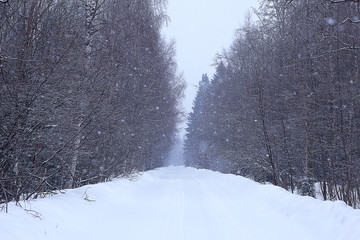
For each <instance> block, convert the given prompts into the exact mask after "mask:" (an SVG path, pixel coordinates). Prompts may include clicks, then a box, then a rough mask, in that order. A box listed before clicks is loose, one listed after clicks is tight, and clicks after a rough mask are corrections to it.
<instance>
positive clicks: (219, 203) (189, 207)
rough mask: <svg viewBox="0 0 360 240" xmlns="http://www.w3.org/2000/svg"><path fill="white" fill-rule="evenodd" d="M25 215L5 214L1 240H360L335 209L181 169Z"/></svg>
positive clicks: (349, 213)
mask: <svg viewBox="0 0 360 240" xmlns="http://www.w3.org/2000/svg"><path fill="white" fill-rule="evenodd" d="M84 198H86V199H87V200H85V199H84ZM23 207H24V208H25V209H26V210H27V211H25V210H24V209H21V208H19V207H14V206H13V205H10V209H9V211H10V213H9V214H4V213H3V212H1V213H0V240H14V239H16V240H17V239H18V240H25V239H26V240H42V239H44V240H45V239H46V240H57V239H61V240H64V239H67V240H70V239H74V240H83V239H84V240H92V239H97V240H99V239H124V240H132V239H136V240H148V239H153V240H177V239H186V240H212V239H214V240H233V239H244V240H253V239H266V240H268V239H276V240H279V239H286V240H289V239H292V240H293V239H302V240H311V239H316V240H319V239H326V240H329V239H344V240H358V239H360V211H359V210H353V209H351V208H349V207H347V206H346V205H345V204H343V203H341V202H323V201H320V200H315V199H312V198H308V197H300V196H296V195H292V194H290V193H288V192H286V191H285V190H283V189H280V188H277V187H274V186H270V185H265V186H264V185H261V184H258V183H255V182H252V181H250V180H247V179H245V178H242V177H236V176H232V175H224V174H220V173H215V172H211V171H206V170H196V169H192V168H184V167H168V168H162V169H157V170H154V171H150V172H147V173H144V174H143V175H142V176H140V177H139V179H137V180H136V181H129V180H124V179H120V180H115V181H113V182H110V183H104V184H98V185H92V186H85V187H82V188H79V189H75V190H70V191H67V193H66V194H59V195H56V196H53V197H49V198H47V199H41V200H37V201H32V202H31V203H27V204H23ZM33 215H36V216H38V217H34V216H33Z"/></svg>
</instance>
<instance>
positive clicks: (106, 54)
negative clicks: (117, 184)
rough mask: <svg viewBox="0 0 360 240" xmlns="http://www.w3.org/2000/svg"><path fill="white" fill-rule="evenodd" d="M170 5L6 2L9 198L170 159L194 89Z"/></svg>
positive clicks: (0, 85) (141, 0)
mask: <svg viewBox="0 0 360 240" xmlns="http://www.w3.org/2000/svg"><path fill="white" fill-rule="evenodd" d="M165 4H166V2H165V1H163V0H114V1H106V0H71V1H69V0H31V1H30V0H10V1H2V3H0V110H1V111H0V123H1V126H0V127H1V128H0V203H4V202H8V201H11V200H16V201H18V200H19V199H29V198H31V197H36V196H37V194H38V193H42V192H51V191H54V190H60V189H64V188H72V187H78V186H81V185H85V184H90V183H97V182H101V181H106V180H108V179H111V178H113V177H117V176H124V175H127V174H131V173H132V172H134V171H144V170H148V169H153V168H156V167H159V166H162V164H163V161H164V159H165V157H166V154H167V152H168V151H169V149H170V147H171V145H172V143H173V140H174V135H175V133H176V124H177V123H178V121H179V118H180V116H181V113H180V111H179V108H178V103H179V101H180V100H181V96H182V94H183V88H184V82H183V80H182V79H181V78H180V77H178V76H177V75H176V63H175V60H174V55H175V52H174V51H175V50H174V47H173V43H167V42H165V41H164V40H163V38H162V36H161V34H160V30H161V27H162V25H163V24H164V23H165V22H166V21H167V16H166V14H165Z"/></svg>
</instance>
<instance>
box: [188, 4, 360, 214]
mask: <svg viewBox="0 0 360 240" xmlns="http://www.w3.org/2000/svg"><path fill="white" fill-rule="evenodd" d="M255 14H256V17H257V19H258V20H256V21H255V22H252V21H250V20H248V21H247V23H246V24H245V25H244V26H242V27H241V29H239V30H238V31H237V36H236V38H235V40H234V42H233V44H232V46H231V47H230V49H228V50H227V51H226V52H225V53H224V54H223V56H222V57H221V58H220V59H219V60H218V67H217V72H216V74H215V75H214V76H213V78H212V80H211V81H209V79H208V77H207V76H205V75H204V76H203V78H202V81H201V82H200V86H199V89H198V94H197V97H196V99H195V101H194V106H193V112H192V113H191V114H190V116H189V119H188V122H189V126H188V129H187V135H186V140H185V159H186V165H187V166H193V167H198V168H208V169H213V170H218V171H222V172H226V173H234V174H239V175H243V176H246V177H250V178H253V179H255V180H257V181H260V182H271V183H273V184H275V185H278V186H281V187H283V188H286V189H288V190H291V191H298V192H299V193H300V194H302V195H309V196H314V194H315V193H314V184H315V183H316V184H318V186H319V187H320V189H321V194H322V196H323V198H324V199H325V200H327V199H330V200H335V199H340V200H343V201H344V202H346V203H347V204H348V205H350V206H353V207H358V206H359V203H360V78H359V69H360V61H359V60H360V55H359V54H360V52H359V51H360V21H359V17H360V3H359V2H358V1H317V0H305V1H304V0H293V1H286V0H267V1H262V2H261V4H260V8H259V9H258V10H257V11H256V12H255Z"/></svg>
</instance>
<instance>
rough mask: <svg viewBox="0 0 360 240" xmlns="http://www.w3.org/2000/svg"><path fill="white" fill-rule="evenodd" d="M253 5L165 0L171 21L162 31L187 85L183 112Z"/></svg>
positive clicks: (253, 1)
mask: <svg viewBox="0 0 360 240" xmlns="http://www.w3.org/2000/svg"><path fill="white" fill-rule="evenodd" d="M257 6H258V2H257V0H168V15H169V17H170V19H171V22H170V23H169V24H168V26H167V27H165V28H164V33H165V34H166V36H167V38H168V39H174V40H175V41H176V52H177V63H178V72H179V73H181V72H183V73H184V77H185V80H186V82H187V84H188V87H187V89H186V91H185V99H184V107H185V110H186V112H187V113H188V112H190V111H191V107H192V101H193V99H194V97H195V95H196V89H197V88H196V87H197V84H198V82H199V81H200V80H201V76H202V74H203V73H207V74H208V76H209V77H210V78H211V77H212V75H213V74H214V72H215V69H214V67H212V66H211V64H213V62H214V58H215V55H216V53H217V52H220V53H221V52H222V50H223V49H227V48H228V47H229V46H230V45H231V43H232V40H233V39H234V34H235V30H236V29H237V28H239V27H240V26H241V24H242V23H244V20H245V17H246V14H247V13H248V12H249V11H251V7H257Z"/></svg>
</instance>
